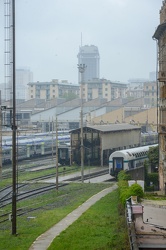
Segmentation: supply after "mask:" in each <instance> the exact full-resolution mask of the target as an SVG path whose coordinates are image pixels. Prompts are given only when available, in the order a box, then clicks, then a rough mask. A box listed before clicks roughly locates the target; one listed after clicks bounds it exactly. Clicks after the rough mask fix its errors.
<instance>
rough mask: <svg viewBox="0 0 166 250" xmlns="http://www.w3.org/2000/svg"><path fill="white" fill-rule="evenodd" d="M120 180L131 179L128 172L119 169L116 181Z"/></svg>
mask: <svg viewBox="0 0 166 250" xmlns="http://www.w3.org/2000/svg"><path fill="white" fill-rule="evenodd" d="M121 180H126V181H128V180H131V176H130V174H127V173H126V172H125V171H124V170H122V171H120V172H119V173H118V181H121Z"/></svg>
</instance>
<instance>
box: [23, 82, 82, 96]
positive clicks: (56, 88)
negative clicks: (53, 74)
mask: <svg viewBox="0 0 166 250" xmlns="http://www.w3.org/2000/svg"><path fill="white" fill-rule="evenodd" d="M79 88H80V87H79V85H78V84H71V83H68V81H67V80H63V81H59V80H57V79H53V80H52V81H51V82H39V81H38V82H30V83H28V96H29V100H30V99H34V98H36V99H45V100H52V99H55V98H63V97H64V96H65V95H71V94H73V95H75V96H79Z"/></svg>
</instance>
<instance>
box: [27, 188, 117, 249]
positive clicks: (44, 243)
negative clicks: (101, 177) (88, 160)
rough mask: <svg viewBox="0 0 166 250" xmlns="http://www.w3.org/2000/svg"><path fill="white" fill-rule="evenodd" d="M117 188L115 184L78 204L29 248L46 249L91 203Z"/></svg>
mask: <svg viewBox="0 0 166 250" xmlns="http://www.w3.org/2000/svg"><path fill="white" fill-rule="evenodd" d="M116 188H117V185H116V184H114V185H113V186H111V187H109V188H106V189H104V190H102V191H101V192H99V193H97V194H95V195H93V196H92V197H91V198H90V199H88V200H87V201H86V202H84V203H83V204H82V205H80V206H79V207H78V208H77V209H75V210H74V211H73V212H71V213H70V214H68V215H67V216H66V217H65V218H64V219H62V220H61V221H60V222H58V223H57V224H55V225H54V226H53V227H52V228H50V229H49V230H48V231H46V232H45V233H43V234H42V235H40V236H39V237H38V238H37V239H36V240H35V241H34V242H33V244H32V245H31V247H30V248H29V250H46V249H47V248H48V247H49V246H50V244H51V243H52V241H53V240H54V238H56V237H57V236H58V235H59V234H60V233H61V232H62V231H64V230H65V229H67V228H68V227H69V226H70V225H71V224H72V223H73V222H74V221H76V220H77V219H78V218H79V217H80V216H81V215H82V214H83V213H84V212H85V211H86V210H88V209H89V208H90V207H91V206H92V205H93V204H95V203H96V202H97V201H98V200H100V199H101V198H102V197H104V196H105V195H107V194H108V193H110V192H112V191H113V190H115V189H116Z"/></svg>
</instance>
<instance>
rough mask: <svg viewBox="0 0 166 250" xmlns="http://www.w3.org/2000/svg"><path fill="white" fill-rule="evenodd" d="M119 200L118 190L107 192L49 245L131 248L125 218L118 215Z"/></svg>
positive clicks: (60, 247) (60, 248)
mask: <svg viewBox="0 0 166 250" xmlns="http://www.w3.org/2000/svg"><path fill="white" fill-rule="evenodd" d="M118 204H119V199H118V192H117V191H114V192H112V193H110V194H108V195H107V196H105V197H104V198H102V199H101V200H100V201H98V202H97V203H96V204H95V205H93V206H92V207H91V208H90V209H89V210H87V211H86V212H85V213H84V214H83V215H82V216H81V217H80V218H79V219H78V220H77V221H76V222H75V223H73V224H72V225H71V226H70V227H69V228H68V229H67V230H65V231H63V232H62V233H61V234H60V235H59V236H58V237H56V238H55V240H54V241H53V243H52V244H51V246H50V247H49V248H48V249H49V250H55V249H58V250H64V249H65V250H78V249H79V250H84V249H86V250H95V249H96V250H97V249H98V250H99V249H100V250H106V249H111V250H122V249H124V250H127V249H130V247H129V242H128V235H127V229H126V223H125V218H124V215H121V216H120V215H119V211H118Z"/></svg>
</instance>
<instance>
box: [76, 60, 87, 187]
mask: <svg viewBox="0 0 166 250" xmlns="http://www.w3.org/2000/svg"><path fill="white" fill-rule="evenodd" d="M85 69H86V65H85V64H79V65H78V70H79V72H80V74H81V114H80V115H81V119H80V120H81V124H80V125H81V134H80V137H81V181H82V182H84V140H83V89H82V87H83V86H82V85H83V74H84V72H85Z"/></svg>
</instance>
